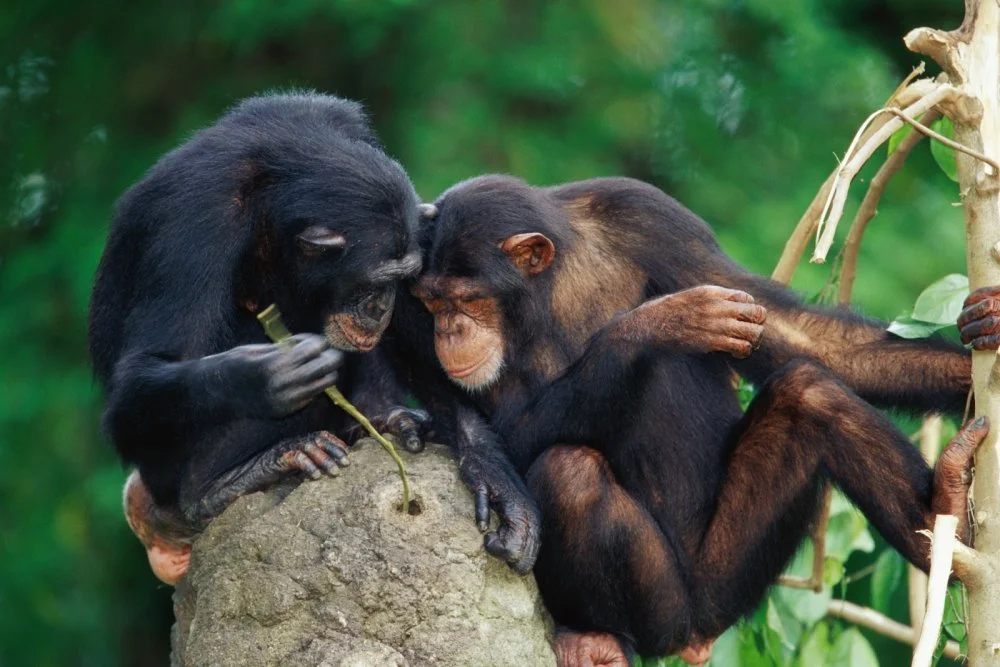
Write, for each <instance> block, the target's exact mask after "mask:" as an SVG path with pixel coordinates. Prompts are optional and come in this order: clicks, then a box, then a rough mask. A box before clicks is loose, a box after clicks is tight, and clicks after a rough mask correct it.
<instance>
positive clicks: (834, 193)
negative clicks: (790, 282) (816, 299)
mask: <svg viewBox="0 0 1000 667" xmlns="http://www.w3.org/2000/svg"><path fill="white" fill-rule="evenodd" d="M954 95H955V89H954V88H953V87H952V86H950V85H948V84H937V86H936V88H934V89H933V90H932V91H931V92H929V93H928V94H927V95H925V96H924V97H922V98H921V99H919V100H917V101H916V102H914V103H913V104H911V105H909V106H908V107H906V110H905V111H906V114H907V115H909V116H911V117H912V116H916V115H922V114H924V113H926V112H927V111H929V110H930V109H932V108H934V107H935V106H936V105H938V104H940V103H941V102H942V101H943V100H945V99H947V98H949V97H953V96H954ZM886 113H890V109H889V108H883V109H880V110H879V111H876V112H875V114H872V116H870V117H869V121H866V123H869V122H870V119H871V118H872V117H875V116H877V115H881V114H886ZM902 126H903V121H902V120H900V119H899V118H892V119H891V120H890V121H888V122H887V123H885V124H883V125H882V127H881V128H880V129H879V130H878V131H876V132H874V133H873V134H872V135H871V138H870V139H868V140H867V141H861V137H862V136H863V129H862V130H859V131H858V134H857V136H855V139H854V141H852V142H851V147H850V148H849V149H848V152H847V155H845V156H844V161H843V162H841V165H840V168H839V169H838V170H837V175H836V178H835V179H834V183H833V187H831V188H830V194H829V196H828V197H827V202H826V206H824V208H823V214H822V215H821V216H820V223H819V228H818V229H817V236H818V238H817V241H816V250H815V251H814V252H813V256H812V259H811V260H810V261H813V262H824V261H826V256H827V254H828V253H829V251H830V246H831V245H832V244H833V237H834V234H836V231H837V223H838V222H839V221H840V217H841V216H842V215H843V213H844V204H845V203H846V201H847V193H848V190H849V189H850V184H851V181H853V180H854V177H855V176H857V174H858V172H859V171H861V168H862V167H863V166H864V164H865V162H867V161H868V159H869V158H870V157H871V156H872V155H873V154H874V153H875V151H876V150H877V149H878V147H879V146H881V145H882V144H883V143H885V142H886V141H888V140H889V137H891V136H892V134H893V133H894V132H895V131H896V130H898V129H899V128H901V127H902ZM862 127H864V126H862Z"/></svg>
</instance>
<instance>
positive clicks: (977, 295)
mask: <svg viewBox="0 0 1000 667" xmlns="http://www.w3.org/2000/svg"><path fill="white" fill-rule="evenodd" d="M991 297H1000V286H997V285H988V286H986V287H980V288H979V289H977V290H972V291H971V292H969V296H967V297H965V304H964V307H965V308H968V307H969V306H971V305H972V304H974V303H979V302H980V301H983V300H984V299H989V298H991Z"/></svg>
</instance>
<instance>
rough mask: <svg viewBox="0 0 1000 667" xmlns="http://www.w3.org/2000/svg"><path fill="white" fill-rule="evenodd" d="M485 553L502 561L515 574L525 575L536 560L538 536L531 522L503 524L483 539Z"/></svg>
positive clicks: (521, 521)
mask: <svg viewBox="0 0 1000 667" xmlns="http://www.w3.org/2000/svg"><path fill="white" fill-rule="evenodd" d="M483 546H484V547H485V549H486V552H487V553H489V554H490V555H492V556H495V557H497V558H500V559H502V560H503V561H504V562H505V563H507V564H508V565H509V566H510V568H511V569H512V570H513V571H514V572H515V573H517V574H527V573H528V572H530V571H531V568H533V567H534V566H535V560H537V558H538V535H537V534H536V531H535V528H534V526H533V525H532V523H531V522H529V521H527V520H521V519H517V518H515V519H514V520H513V521H511V522H506V521H505V522H503V523H501V525H500V526H499V527H498V528H497V530H496V531H495V532H492V533H489V534H487V535H486V537H485V538H484V539H483Z"/></svg>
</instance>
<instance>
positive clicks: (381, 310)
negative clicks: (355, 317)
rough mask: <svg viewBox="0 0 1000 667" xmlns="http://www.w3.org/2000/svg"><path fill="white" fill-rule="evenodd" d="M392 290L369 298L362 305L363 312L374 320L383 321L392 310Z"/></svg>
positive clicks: (382, 291) (384, 290)
mask: <svg viewBox="0 0 1000 667" xmlns="http://www.w3.org/2000/svg"><path fill="white" fill-rule="evenodd" d="M393 296H394V294H393V290H392V288H391V287H390V288H386V289H383V290H381V291H378V292H375V293H373V294H372V295H370V296H368V297H367V298H366V299H365V300H364V302H363V303H362V304H361V312H362V313H364V315H365V316H366V317H369V318H371V319H373V320H381V319H382V317H384V316H385V314H386V313H387V312H389V310H390V309H391V308H392V302H393Z"/></svg>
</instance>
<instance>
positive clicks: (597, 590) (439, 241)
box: [407, 176, 970, 654]
mask: <svg viewBox="0 0 1000 667" xmlns="http://www.w3.org/2000/svg"><path fill="white" fill-rule="evenodd" d="M436 206H437V208H438V210H439V215H438V216H437V218H436V219H435V220H434V221H432V222H430V223H428V224H427V227H426V229H425V230H424V233H423V237H424V241H423V244H424V247H425V252H426V254H427V257H428V259H427V261H426V265H427V266H426V273H427V274H429V275H430V276H432V277H437V276H459V277H465V278H468V279H469V280H471V281H472V282H474V283H475V284H477V285H480V286H481V289H483V291H484V292H486V293H488V294H490V295H491V296H493V297H495V298H496V299H497V300H498V303H499V306H500V309H501V311H502V316H503V318H502V321H503V339H504V343H505V357H504V362H505V366H504V370H503V372H502V374H501V376H500V377H499V378H498V379H497V380H496V383H495V384H494V385H493V386H491V387H489V388H487V389H485V390H478V391H475V392H473V393H471V394H469V395H467V396H465V397H464V398H463V399H461V400H464V401H466V402H467V403H469V404H471V405H474V406H475V409H476V410H477V411H478V413H479V415H480V416H479V419H480V422H481V425H480V428H481V429H487V428H489V427H488V426H487V425H486V424H487V423H490V424H492V428H494V429H495V430H496V431H498V432H499V434H500V435H501V436H502V437H503V441H504V454H505V455H506V457H507V458H508V459H509V460H510V461H511V463H509V464H508V463H506V462H503V463H502V464H501V465H513V466H514V467H515V468H516V469H517V470H518V471H519V472H520V473H522V474H527V475H528V480H529V486H530V488H531V491H532V493H533V494H534V496H535V500H536V501H537V502H538V504H539V506H540V512H541V517H542V521H543V544H542V550H541V553H540V554H539V561H538V564H537V566H536V570H535V572H536V577H537V578H538V581H539V585H540V588H541V590H542V593H543V595H544V597H545V600H546V603H547V605H548V606H549V608H550V609H551V611H552V612H553V615H554V617H555V618H556V620H557V622H559V623H563V624H566V625H568V626H570V627H573V628H576V629H578V630H581V631H589V630H602V631H607V632H612V633H614V634H615V635H617V636H618V637H619V638H620V639H621V640H622V642H623V644H624V645H625V646H626V647H633V646H637V647H638V649H639V650H640V651H641V652H643V653H647V654H662V653H664V652H671V651H676V650H678V649H680V648H682V647H683V646H684V645H685V643H688V642H691V641H697V640H699V639H705V638H711V637H714V636H716V635H717V634H718V633H719V632H721V631H722V630H723V629H724V628H725V627H726V626H727V625H729V624H731V623H732V622H734V621H735V620H736V619H737V618H738V617H739V616H740V615H741V614H744V613H747V612H748V611H750V610H751V609H752V608H753V607H754V605H755V604H756V603H757V601H758V600H759V599H760V597H761V596H762V595H763V593H764V591H765V590H766V588H767V586H769V585H770V584H771V583H772V582H773V581H774V579H775V578H776V577H777V575H778V574H779V573H780V571H781V570H782V568H783V567H784V566H785V564H786V563H787V561H788V559H789V558H790V557H791V555H792V554H793V553H794V551H795V548H796V547H797V545H798V544H799V543H800V541H801V539H802V537H803V535H804V534H805V531H806V529H807V527H808V524H809V522H810V520H811V519H812V517H813V516H814V513H815V511H816V507H817V503H816V499H817V493H818V489H819V488H820V486H821V482H822V480H823V479H824V478H827V477H829V478H831V479H833V480H834V481H835V482H837V483H838V484H840V485H841V487H842V488H843V489H844V490H845V492H847V493H848V495H849V496H851V497H852V498H853V499H854V500H855V501H856V502H858V503H859V504H860V506H861V507H862V508H863V509H864V510H865V511H866V513H867V514H868V516H869V518H871V519H872V521H873V523H874V524H875V525H876V526H877V527H878V528H879V529H880V530H882V531H883V533H884V534H885V536H886V538H887V539H888V540H889V541H890V542H891V543H893V544H894V545H895V546H896V547H897V548H899V549H900V550H902V551H903V553H904V555H906V556H907V557H908V558H910V559H911V560H913V561H915V562H918V563H920V564H921V565H923V566H925V565H926V563H925V562H923V561H922V556H921V553H922V552H921V551H920V545H919V544H918V542H917V541H916V540H915V538H914V537H913V536H914V534H915V531H916V529H918V528H922V527H924V523H923V522H924V518H925V514H926V512H927V511H929V503H930V495H931V478H932V473H931V471H930V470H928V468H927V466H926V465H925V464H924V463H923V461H922V459H921V458H920V455H919V453H917V452H916V450H915V449H914V448H913V447H912V446H911V445H910V444H909V443H908V441H907V438H906V437H905V436H903V434H901V433H899V432H898V431H897V430H896V429H895V428H894V427H893V426H892V424H891V423H890V422H888V420H886V419H885V418H884V417H882V416H881V415H879V414H878V413H877V412H876V411H875V410H873V409H872V408H871V407H870V406H869V405H867V403H865V402H864V401H863V400H861V399H862V398H864V399H866V400H868V401H872V402H875V403H877V404H879V405H891V406H899V407H904V408H911V409H917V410H923V409H930V408H935V409H938V410H942V409H946V410H950V411H952V412H957V411H960V410H961V408H962V406H963V405H964V402H965V397H966V393H967V391H968V388H969V386H968V371H969V366H970V361H969V355H968V353H967V352H966V351H964V350H962V349H961V348H959V347H957V346H955V345H953V344H950V343H947V342H945V341H943V340H940V339H932V340H928V341H907V340H902V339H899V338H896V337H895V336H892V335H891V334H888V333H886V332H885V328H884V325H883V324H881V323H878V322H875V321H872V320H867V319H864V318H861V317H859V316H857V315H854V314H852V313H850V312H848V311H846V310H843V309H830V308H818V307H808V306H805V305H803V304H802V302H801V300H800V299H799V298H798V297H797V296H796V295H794V294H793V293H792V292H790V291H789V290H787V289H786V288H785V287H783V286H781V285H779V284H777V283H774V282H772V281H770V280H768V279H766V278H762V277H759V276H756V275H753V274H751V273H749V272H747V271H746V270H744V269H743V268H741V267H739V266H738V265H736V264H735V263H734V262H733V261H732V260H730V259H729V258H728V257H727V256H726V255H724V254H723V253H722V251H721V250H720V248H719V247H718V244H717V243H716V241H715V239H714V237H713V235H712V233H711V231H710V229H709V228H708V226H707V225H706V224H705V223H704V222H703V221H702V220H701V219H700V218H698V217H697V216H696V215H695V214H693V213H691V212H690V211H688V210H687V209H685V208H684V207H683V206H681V205H680V204H678V203H677V202H676V201H675V200H673V199H671V198H670V197H668V196H667V195H665V194H664V193H662V192H661V191H659V190H657V189H656V188H654V187H652V186H649V185H647V184H644V183H639V182H636V181H632V180H629V179H596V180H592V181H584V182H581V183H574V184H570V185H565V186H558V187H553V188H532V187H529V186H527V185H525V184H524V183H523V182H521V181H518V180H516V179H513V178H510V177H503V176H487V177H482V178H478V179H473V180H471V181H467V182H465V183H462V184H459V185H458V186H455V187H454V188H452V189H451V190H449V191H448V192H446V193H445V194H444V195H442V197H441V198H440V199H439V200H438V201H437V202H436ZM529 232H539V233H542V234H544V235H546V236H547V237H549V238H550V239H552V240H553V241H554V244H555V246H556V255H555V260H554V261H553V263H552V265H551V266H550V267H549V269H548V271H546V272H545V273H542V274H540V275H537V276H525V275H523V274H521V273H520V272H519V271H517V270H516V269H515V267H514V266H513V265H512V264H511V262H509V261H508V260H507V258H506V257H505V256H504V254H503V252H502V251H501V250H500V249H499V248H500V245H501V244H502V243H503V241H504V239H506V238H508V237H509V236H511V235H514V234H523V233H529ZM596 237H600V238H599V239H597V240H598V241H599V243H598V244H597V246H599V247H600V248H601V253H602V254H603V258H604V259H607V260H608V261H609V262H610V264H608V265H607V266H602V265H599V260H595V255H594V252H593V251H592V249H593V248H594V247H595V246H594V243H593V242H594V241H595V239H596ZM588 244H589V245H588ZM588 248H589V249H590V250H588V251H587V252H588V253H589V254H587V255H586V257H588V258H589V260H591V261H593V262H594V264H593V273H588V272H586V271H584V270H581V268H580V266H581V265H580V263H579V262H576V263H575V264H574V263H573V260H574V257H575V258H576V259H579V257H580V256H581V255H580V254H577V255H576V256H574V253H575V252H576V253H583V252H584V251H585V250H586V249H588ZM609 267H611V268H609ZM623 267H624V268H623ZM562 271H574V272H576V273H574V274H573V277H574V279H575V281H576V282H575V284H578V285H579V287H578V288H576V289H575V290H574V291H573V293H572V295H571V296H572V298H571V299H569V300H568V301H567V302H566V303H569V305H570V307H571V308H572V309H573V310H574V313H575V314H576V315H582V317H578V318H575V319H573V321H572V322H567V321H560V320H559V319H558V318H557V317H556V315H555V313H556V312H557V311H559V312H563V313H565V310H566V308H565V305H566V304H565V303H563V304H557V303H556V300H557V298H562V299H566V298H567V295H566V293H565V292H564V293H563V294H562V295H561V296H560V297H557V296H555V290H554V285H555V282H556V281H557V279H558V276H559V275H560V272H562ZM623 272H625V273H630V275H631V274H633V272H634V275H632V278H633V280H634V278H635V275H638V276H639V278H641V285H640V287H641V289H634V290H632V291H630V289H631V288H633V287H635V285H629V284H628V280H627V279H626V278H627V276H625V275H623ZM618 281H621V283H620V284H619V282H618ZM709 284H714V285H722V286H725V287H729V288H734V289H739V290H744V291H746V292H748V293H750V294H751V295H752V296H753V297H755V299H756V301H757V303H758V304H762V305H764V306H766V307H767V310H768V320H767V325H766V326H765V334H764V337H763V343H762V344H761V347H760V348H759V349H757V350H756V351H754V352H753V353H752V354H750V356H749V358H748V359H746V360H742V361H740V360H736V359H734V358H732V357H730V356H729V355H728V354H723V353H718V352H716V353H706V354H693V353H689V352H684V351H681V350H683V349H685V346H684V344H685V343H686V341H684V340H680V339H678V340H675V341H674V342H673V343H671V342H670V341H667V342H663V341H657V340H656V329H655V327H653V328H651V329H649V330H648V331H647V332H646V333H644V334H642V335H640V336H639V339H638V340H636V341H634V342H631V343H630V342H628V341H627V340H625V338H623V337H622V334H621V332H622V331H623V330H624V329H623V328H622V327H623V323H624V322H626V318H629V317H630V316H632V315H633V314H632V313H631V312H630V311H631V309H634V308H636V307H637V306H639V305H640V303H642V302H643V301H644V300H648V299H651V298H654V297H658V296H661V295H668V294H676V293H679V292H681V291H682V290H687V289H688V288H693V287H696V286H700V285H709ZM588 290H593V293H592V294H591V293H590V292H588ZM604 301H611V303H610V305H611V306H612V307H610V308H604V309H603V310H602V308H601V307H602V306H608V305H609V304H608V303H605V302H604ZM557 306H558V307H557ZM410 307H411V306H408V307H407V308H410ZM601 312H604V313H605V315H603V316H599V315H597V313H601ZM412 317H413V318H414V321H415V323H412V324H410V325H408V329H407V330H408V331H415V330H420V328H421V327H423V331H424V333H423V338H417V337H414V338H412V339H411V340H412V342H413V343H414V344H418V345H419V346H422V347H423V349H424V351H423V353H422V354H423V359H424V362H423V363H424V366H425V369H424V370H425V372H426V373H431V372H433V369H431V366H432V363H431V362H430V361H428V360H427V358H428V356H429V352H428V350H431V349H433V340H432V336H431V334H430V333H429V332H430V328H431V327H432V326H433V324H432V323H431V322H430V321H429V318H427V319H425V320H424V321H423V322H422V323H420V322H417V321H416V320H417V319H418V318H419V315H416V314H413V315H412ZM580 329H582V331H581V330H580ZM581 333H582V334H584V335H582V336H581ZM643 336H645V338H643ZM623 341H625V342H623ZM674 343H676V344H674ZM541 351H544V352H545V354H546V355H547V356H546V357H545V358H546V359H547V360H548V361H547V363H548V364H549V366H548V367H549V368H550V370H540V369H544V368H546V366H545V365H544V364H541V365H540V364H539V354H540V352H541ZM552 366H554V368H551V367H552ZM735 372H738V373H741V374H743V375H745V376H747V377H749V378H751V379H752V380H754V381H756V382H760V383H762V384H763V389H762V390H761V393H760V395H759V397H758V399H757V400H756V401H755V403H754V406H753V407H752V408H751V410H750V413H749V414H748V415H747V416H746V417H744V416H743V415H742V413H741V411H740V408H739V405H738V403H737V399H736V395H735V391H734V383H733V378H734V373H735ZM439 374H440V373H439ZM418 381H422V380H418ZM443 383H444V382H443V381H439V384H443ZM855 392H856V393H855ZM859 396H860V397H861V398H859ZM484 441H485V439H484ZM563 444H565V445H569V447H555V446H556V445H563ZM554 447H555V448H554ZM553 448H554V449H553ZM459 453H460V456H465V457H466V458H468V457H474V456H475V455H476V454H475V452H474V451H473V452H471V453H470V451H464V452H462V451H460V452H459ZM492 456H493V457H494V460H501V461H502V459H498V458H497V455H496V454H494V455H492ZM758 463H759V464H761V465H762V466H763V467H762V468H761V475H760V476H759V479H758V478H756V477H755V476H754V475H753V474H751V471H750V470H749V467H750V466H753V465H757V464H758ZM764 473H766V475H765V474H764ZM508 474H509V473H508ZM775 475H777V477H775V478H774V479H771V478H772V477H774V476H775ZM782 478H786V479H787V481H786V482H782V481H779V480H781V479H782ZM769 480H770V481H769ZM758 481H759V482H762V483H765V484H767V483H770V484H773V485H780V487H779V488H773V487H762V488H755V487H753V486H752V485H753V484H755V483H756V482H758ZM779 490H780V491H782V492H784V491H787V492H788V494H787V497H785V495H783V494H782V493H779V492H778V491H779ZM744 500H748V502H750V504H749V505H748V507H749V509H748V510H747V511H746V512H745V513H742V514H740V513H739V512H738V510H737V508H738V507H739V504H740V502H743V501H744ZM734 513H737V515H736V516H733V514H734ZM501 518H502V519H503V517H501ZM741 522H745V525H742V524H741ZM741 526H742V527H741ZM729 554H732V562H729V561H727V562H725V563H721V564H720V565H718V567H717V568H715V569H714V570H713V569H712V568H713V567H715V566H714V565H713V563H715V560H717V559H724V558H725V557H727V556H728V555H729ZM506 555H507V556H508V559H509V560H513V562H515V563H518V562H519V561H518V558H524V559H526V560H528V561H531V560H533V555H532V554H526V553H520V554H517V553H515V554H514V555H513V556H512V555H511V554H510V553H508V554H506ZM714 559H715V560H714ZM705 568H708V570H706V569H705ZM727 568H728V569H727Z"/></svg>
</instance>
